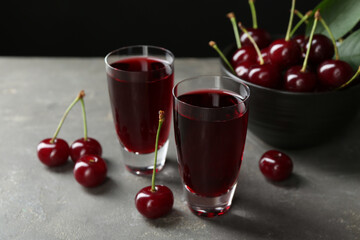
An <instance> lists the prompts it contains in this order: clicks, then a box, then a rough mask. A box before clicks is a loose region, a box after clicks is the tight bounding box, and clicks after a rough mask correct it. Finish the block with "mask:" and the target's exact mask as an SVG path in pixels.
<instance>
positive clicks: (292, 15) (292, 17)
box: [285, 0, 295, 41]
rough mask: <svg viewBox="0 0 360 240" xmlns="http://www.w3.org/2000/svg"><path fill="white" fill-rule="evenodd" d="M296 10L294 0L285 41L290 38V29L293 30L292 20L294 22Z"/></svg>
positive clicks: (293, 0)
mask: <svg viewBox="0 0 360 240" xmlns="http://www.w3.org/2000/svg"><path fill="white" fill-rule="evenodd" d="M294 10H295V0H292V3H291V12H290V19H289V25H288V29H287V31H286V36H285V41H289V40H290V31H291V27H292V22H293V19H294Z"/></svg>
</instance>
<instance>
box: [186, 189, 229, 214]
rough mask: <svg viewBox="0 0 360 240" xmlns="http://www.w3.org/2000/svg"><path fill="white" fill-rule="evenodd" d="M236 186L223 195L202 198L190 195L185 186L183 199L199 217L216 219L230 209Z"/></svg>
mask: <svg viewBox="0 0 360 240" xmlns="http://www.w3.org/2000/svg"><path fill="white" fill-rule="evenodd" d="M235 189H236V184H235V185H234V186H233V187H232V188H230V189H229V190H228V191H227V192H226V193H225V194H223V195H221V196H217V197H203V196H199V195H197V194H196V193H192V192H190V191H189V189H188V188H187V187H186V185H185V195H186V196H185V198H186V201H187V203H188V206H189V208H190V210H191V211H192V212H193V213H194V214H195V215H198V216H201V217H209V218H211V217H216V216H220V215H223V214H225V213H226V212H227V211H229V209H230V207H231V202H232V199H233V197H234V193H235Z"/></svg>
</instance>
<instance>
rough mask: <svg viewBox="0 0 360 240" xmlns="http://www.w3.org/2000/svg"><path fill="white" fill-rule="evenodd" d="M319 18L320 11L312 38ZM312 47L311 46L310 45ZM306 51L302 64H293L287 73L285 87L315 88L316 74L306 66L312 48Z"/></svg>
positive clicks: (304, 90)
mask: <svg viewBox="0 0 360 240" xmlns="http://www.w3.org/2000/svg"><path fill="white" fill-rule="evenodd" d="M318 20H319V12H318V11H317V12H316V13H315V20H314V24H313V27H312V29H311V33H310V39H309V41H310V42H311V40H312V39H313V37H314V32H315V29H316V25H317V22H318ZM310 48H311V47H310ZM310 48H309V49H308V50H307V51H306V55H305V59H304V62H303V65H302V66H293V67H291V68H289V69H288V70H287V71H286V73H285V77H284V78H285V83H284V85H285V89H286V90H288V91H292V92H311V91H313V90H314V89H315V86H316V83H317V77H316V74H315V73H313V72H311V71H309V70H308V69H307V68H306V66H307V62H308V59H309V54H310V51H311V49H310Z"/></svg>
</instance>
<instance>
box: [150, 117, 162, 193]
mask: <svg viewBox="0 0 360 240" xmlns="http://www.w3.org/2000/svg"><path fill="white" fill-rule="evenodd" d="M164 120H165V112H164V111H162V110H160V111H159V125H158V129H157V133H156V141H155V160H154V168H153V173H152V178H151V191H152V192H156V189H155V173H156V164H157V153H158V146H159V135H160V129H161V126H162V124H163V122H164Z"/></svg>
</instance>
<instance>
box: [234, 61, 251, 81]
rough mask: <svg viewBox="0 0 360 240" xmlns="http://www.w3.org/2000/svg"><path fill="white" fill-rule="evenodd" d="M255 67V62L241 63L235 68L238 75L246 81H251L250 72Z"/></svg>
mask: <svg viewBox="0 0 360 240" xmlns="http://www.w3.org/2000/svg"><path fill="white" fill-rule="evenodd" d="M253 65H254V63H253V62H241V63H239V64H237V66H236V67H235V72H236V75H237V76H238V77H239V78H241V79H243V80H245V81H249V71H250V68H251V67H252V66H253Z"/></svg>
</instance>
